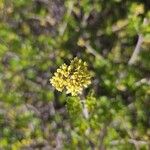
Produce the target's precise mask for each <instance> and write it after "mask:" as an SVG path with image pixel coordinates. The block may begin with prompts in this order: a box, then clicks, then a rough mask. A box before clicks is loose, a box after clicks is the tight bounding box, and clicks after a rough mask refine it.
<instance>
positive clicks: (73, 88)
mask: <svg viewBox="0 0 150 150" xmlns="http://www.w3.org/2000/svg"><path fill="white" fill-rule="evenodd" d="M50 83H51V84H52V85H53V86H54V87H55V88H56V89H57V90H58V91H63V90H66V93H67V94H69V93H71V94H72V96H75V95H78V94H81V93H82V90H83V88H84V87H85V88H86V87H87V86H88V85H89V84H90V83H91V74H90V72H89V71H88V65H87V63H86V62H83V61H82V60H81V59H79V58H77V57H75V58H74V59H73V60H71V63H70V65H69V66H68V65H66V64H63V65H62V66H61V67H60V68H58V69H57V71H56V72H55V73H54V76H53V77H52V78H51V79H50Z"/></svg>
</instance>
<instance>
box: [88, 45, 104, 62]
mask: <svg viewBox="0 0 150 150" xmlns="http://www.w3.org/2000/svg"><path fill="white" fill-rule="evenodd" d="M85 47H86V50H87V52H89V53H91V54H93V55H94V56H95V57H96V58H97V59H101V60H104V58H103V57H102V56H101V55H100V54H99V53H98V52H96V51H95V50H94V49H93V48H92V47H91V46H90V44H89V43H88V42H86V43H85Z"/></svg>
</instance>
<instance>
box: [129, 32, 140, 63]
mask: <svg viewBox="0 0 150 150" xmlns="http://www.w3.org/2000/svg"><path fill="white" fill-rule="evenodd" d="M142 43H143V36H142V34H139V37H138V41H137V44H136V47H135V49H134V52H133V54H132V56H131V58H130V60H129V62H128V64H129V65H132V64H134V63H135V62H136V60H137V57H138V54H139V52H140V49H141V44H142Z"/></svg>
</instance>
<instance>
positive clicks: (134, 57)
mask: <svg viewBox="0 0 150 150" xmlns="http://www.w3.org/2000/svg"><path fill="white" fill-rule="evenodd" d="M147 23H148V21H147V19H146V18H144V20H143V25H146V24H147ZM142 43H143V35H142V34H139V36H138V41H137V44H136V46H135V49H134V51H133V54H132V56H131V58H130V60H129V62H128V64H129V65H132V64H134V63H135V62H136V60H137V57H138V54H139V53H140V50H141V45H142Z"/></svg>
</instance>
